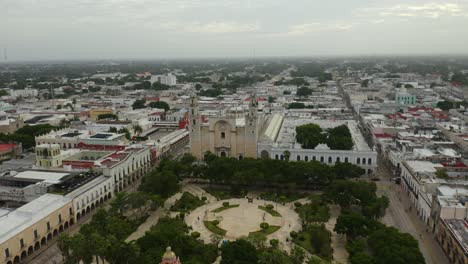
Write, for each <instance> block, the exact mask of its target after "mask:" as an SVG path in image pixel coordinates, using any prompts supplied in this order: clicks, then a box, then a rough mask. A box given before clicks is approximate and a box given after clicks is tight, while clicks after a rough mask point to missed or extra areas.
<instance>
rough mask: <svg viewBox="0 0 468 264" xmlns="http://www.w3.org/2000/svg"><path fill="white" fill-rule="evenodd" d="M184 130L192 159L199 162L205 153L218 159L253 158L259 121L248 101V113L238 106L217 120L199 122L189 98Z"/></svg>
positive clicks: (252, 101) (194, 101)
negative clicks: (187, 123) (188, 134)
mask: <svg viewBox="0 0 468 264" xmlns="http://www.w3.org/2000/svg"><path fill="white" fill-rule="evenodd" d="M189 117H190V119H189V121H190V125H189V126H188V128H189V130H190V150H191V153H192V155H194V156H195V157H196V158H198V159H203V156H204V154H205V153H206V152H208V151H209V152H211V153H213V154H215V155H217V156H219V157H234V158H237V159H242V158H244V157H251V158H256V157H257V140H258V135H259V133H260V128H261V122H260V121H261V120H260V119H259V116H258V113H257V102H256V100H255V98H254V97H251V99H250V103H249V107H248V109H245V108H243V107H241V106H239V107H232V108H228V109H225V110H224V111H223V114H222V115H220V116H210V117H209V118H208V120H206V119H205V118H202V116H201V115H200V111H199V106H198V99H197V98H196V97H192V98H190V110H189Z"/></svg>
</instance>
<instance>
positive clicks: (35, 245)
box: [34, 241, 41, 250]
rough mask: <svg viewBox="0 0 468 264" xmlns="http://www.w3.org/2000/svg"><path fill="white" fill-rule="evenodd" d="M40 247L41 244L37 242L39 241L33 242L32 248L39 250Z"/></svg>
mask: <svg viewBox="0 0 468 264" xmlns="http://www.w3.org/2000/svg"><path fill="white" fill-rule="evenodd" d="M40 248H41V245H40V244H39V241H37V242H36V244H34V250H39V249H40Z"/></svg>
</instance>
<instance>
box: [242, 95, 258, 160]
mask: <svg viewBox="0 0 468 264" xmlns="http://www.w3.org/2000/svg"><path fill="white" fill-rule="evenodd" d="M257 105H258V104H257V98H256V96H255V94H252V96H251V97H250V103H249V111H248V113H247V115H246V117H245V155H246V156H248V157H256V156H257V135H258V114H257Z"/></svg>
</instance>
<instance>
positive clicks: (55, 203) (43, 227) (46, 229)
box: [0, 194, 74, 264]
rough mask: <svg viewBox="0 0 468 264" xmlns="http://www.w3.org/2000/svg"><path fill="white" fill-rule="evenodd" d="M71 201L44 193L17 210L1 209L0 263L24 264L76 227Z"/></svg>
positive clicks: (60, 196)
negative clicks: (72, 227)
mask: <svg viewBox="0 0 468 264" xmlns="http://www.w3.org/2000/svg"><path fill="white" fill-rule="evenodd" d="M73 218H74V217H73V208H72V203H71V199H70V198H67V197H64V196H62V195H57V194H44V195H42V196H40V197H39V198H37V199H35V200H33V201H31V202H29V203H27V204H25V205H23V206H21V207H19V208H17V209H16V210H13V211H8V210H4V209H0V227H1V228H0V252H1V255H0V263H3V264H13V263H21V262H24V261H25V260H26V259H27V258H28V256H30V255H32V254H33V253H34V252H36V251H38V250H40V248H41V247H44V246H46V245H47V244H48V243H49V241H50V240H52V238H54V237H56V236H57V235H59V234H60V233H61V232H63V231H64V230H66V229H68V228H69V226H70V225H73V224H74V219H73Z"/></svg>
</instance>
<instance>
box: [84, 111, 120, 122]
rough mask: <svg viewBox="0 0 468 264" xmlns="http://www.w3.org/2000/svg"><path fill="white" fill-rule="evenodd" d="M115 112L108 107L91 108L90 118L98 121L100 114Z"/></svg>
mask: <svg viewBox="0 0 468 264" xmlns="http://www.w3.org/2000/svg"><path fill="white" fill-rule="evenodd" d="M113 113H114V112H113V111H112V109H107V108H95V109H91V110H89V119H91V120H93V121H96V120H97V118H98V116H100V115H104V114H113Z"/></svg>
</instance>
